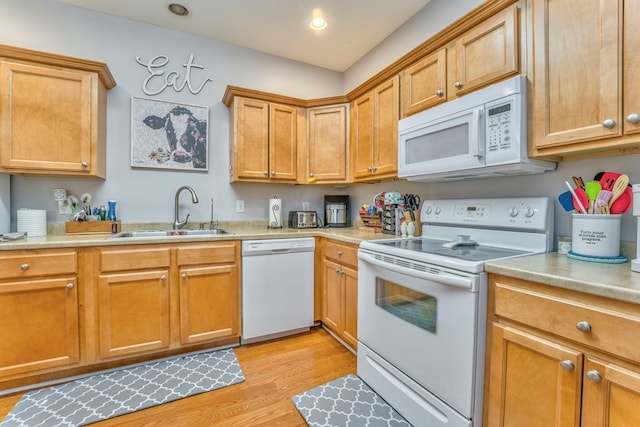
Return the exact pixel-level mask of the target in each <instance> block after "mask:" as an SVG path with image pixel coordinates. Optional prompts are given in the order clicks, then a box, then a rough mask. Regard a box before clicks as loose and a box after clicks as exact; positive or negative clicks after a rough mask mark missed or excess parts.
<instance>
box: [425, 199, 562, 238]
mask: <svg viewBox="0 0 640 427" xmlns="http://www.w3.org/2000/svg"><path fill="white" fill-rule="evenodd" d="M552 217H553V204H552V203H551V200H550V199H549V198H548V197H521V198H490V199H442V200H425V201H424V202H423V204H422V210H421V212H420V220H421V221H422V222H423V223H426V224H436V225H437V224H447V225H458V226H481V227H485V228H494V227H495V228H510V229H519V230H531V231H535V230H546V229H548V227H549V223H550V221H551V220H552Z"/></svg>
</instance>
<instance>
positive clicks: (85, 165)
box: [80, 162, 89, 168]
mask: <svg viewBox="0 0 640 427" xmlns="http://www.w3.org/2000/svg"><path fill="white" fill-rule="evenodd" d="M80 164H81V165H82V167H83V168H86V167H87V166H89V163H87V162H82V163H80Z"/></svg>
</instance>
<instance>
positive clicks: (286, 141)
mask: <svg viewBox="0 0 640 427" xmlns="http://www.w3.org/2000/svg"><path fill="white" fill-rule="evenodd" d="M230 120H231V123H230V129H231V132H232V135H231V142H230V147H231V165H232V166H231V171H230V173H231V182H235V181H253V182H269V181H295V179H296V177H297V151H296V150H297V126H298V111H297V109H296V108H295V107H290V106H287V105H280V104H275V103H270V102H265V101H260V100H255V99H249V98H242V97H235V98H234V100H233V108H232V112H231V114H230Z"/></svg>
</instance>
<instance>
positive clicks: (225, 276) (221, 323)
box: [180, 264, 240, 344]
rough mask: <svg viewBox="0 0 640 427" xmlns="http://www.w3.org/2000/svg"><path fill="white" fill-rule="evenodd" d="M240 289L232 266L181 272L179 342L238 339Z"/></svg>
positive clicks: (197, 268) (234, 268)
mask: <svg viewBox="0 0 640 427" xmlns="http://www.w3.org/2000/svg"><path fill="white" fill-rule="evenodd" d="M239 287H240V281H239V275H238V266H237V265H235V264H234V265H221V266H215V267H194V268H183V269H181V270H180V341H181V343H182V344H193V343H198V342H202V341H209V340H215V339H220V338H229V337H234V336H240V290H239Z"/></svg>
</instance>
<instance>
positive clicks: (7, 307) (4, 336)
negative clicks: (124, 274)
mask: <svg viewBox="0 0 640 427" xmlns="http://www.w3.org/2000/svg"><path fill="white" fill-rule="evenodd" d="M0 307H2V310H1V311H2V315H1V316H0V343H2V344H1V345H0V377H4V376H9V375H13V374H21V373H25V372H32V371H37V370H41V369H46V368H53V367H60V366H65V365H71V364H74V363H77V362H78V360H79V354H80V353H79V339H78V290H77V284H76V278H75V276H72V277H61V278H56V279H48V280H33V281H28V282H27V281H24V282H10V283H2V284H0Z"/></svg>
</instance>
